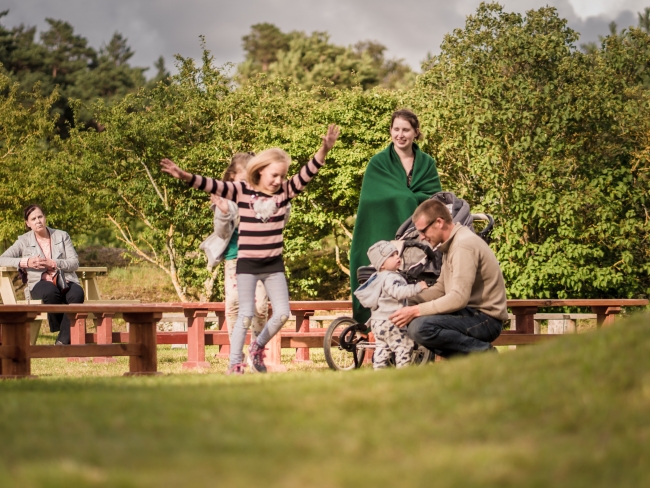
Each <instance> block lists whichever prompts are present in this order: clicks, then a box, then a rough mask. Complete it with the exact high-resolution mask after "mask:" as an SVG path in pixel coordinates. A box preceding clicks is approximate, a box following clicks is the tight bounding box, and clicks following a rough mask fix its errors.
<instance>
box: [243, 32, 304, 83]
mask: <svg viewBox="0 0 650 488" xmlns="http://www.w3.org/2000/svg"><path fill="white" fill-rule="evenodd" d="M291 38H292V34H284V33H283V32H282V31H281V30H280V29H278V28H277V27H276V26H275V25H273V24H269V23H267V22H264V23H262V24H255V25H253V26H251V32H250V34H247V35H245V36H244V37H242V44H243V47H244V51H245V52H246V61H247V62H248V63H250V64H249V68H248V69H250V70H253V71H257V72H259V71H261V72H262V73H266V72H267V71H268V70H269V66H270V65H271V63H274V62H275V61H277V59H278V58H277V53H278V51H287V50H288V49H289V41H290V40H291Z"/></svg>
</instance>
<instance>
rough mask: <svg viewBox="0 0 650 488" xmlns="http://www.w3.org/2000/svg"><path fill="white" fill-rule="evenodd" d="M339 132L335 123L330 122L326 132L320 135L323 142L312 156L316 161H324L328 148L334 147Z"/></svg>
mask: <svg viewBox="0 0 650 488" xmlns="http://www.w3.org/2000/svg"><path fill="white" fill-rule="evenodd" d="M340 133H341V130H340V129H339V128H338V126H337V125H336V124H330V125H329V126H328V127H327V134H325V135H324V136H322V139H323V144H322V145H321V147H320V149H319V150H318V152H317V153H316V155H315V156H314V158H316V161H318V162H319V163H324V162H325V158H326V157H327V153H328V152H330V149H332V148H333V147H334V144H336V140H337V139H338V137H339V134H340Z"/></svg>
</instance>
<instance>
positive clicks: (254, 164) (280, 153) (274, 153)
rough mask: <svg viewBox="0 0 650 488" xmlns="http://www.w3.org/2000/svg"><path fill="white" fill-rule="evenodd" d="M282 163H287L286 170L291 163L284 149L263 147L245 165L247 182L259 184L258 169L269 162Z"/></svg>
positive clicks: (264, 166) (261, 168) (260, 169)
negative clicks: (263, 148)
mask: <svg viewBox="0 0 650 488" xmlns="http://www.w3.org/2000/svg"><path fill="white" fill-rule="evenodd" d="M273 163H284V164H286V165H287V170H288V169H289V165H290V164H291V156H289V155H288V154H287V152H286V151H284V150H282V149H280V148H279V147H272V148H270V149H265V150H264V151H262V152H261V153H259V154H258V155H257V156H255V157H254V158H253V159H251V160H250V161H249V162H248V166H246V173H247V180H248V183H249V184H251V185H254V186H257V185H259V184H260V171H262V170H263V169H264V168H266V167H267V166H268V165H269V164H273Z"/></svg>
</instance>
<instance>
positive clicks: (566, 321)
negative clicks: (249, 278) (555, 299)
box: [548, 315, 576, 334]
mask: <svg viewBox="0 0 650 488" xmlns="http://www.w3.org/2000/svg"><path fill="white" fill-rule="evenodd" d="M575 332H576V321H575V320H571V315H564V317H563V318H562V319H549V321H548V333H549V334H575Z"/></svg>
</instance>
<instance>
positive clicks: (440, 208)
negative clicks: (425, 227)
mask: <svg viewBox="0 0 650 488" xmlns="http://www.w3.org/2000/svg"><path fill="white" fill-rule="evenodd" d="M422 216H424V217H426V218H427V220H428V221H429V223H431V222H435V221H436V220H438V219H442V220H443V221H444V222H445V223H447V224H451V223H452V222H453V220H452V218H451V214H450V213H449V209H448V208H447V205H445V204H444V203H442V202H441V201H438V200H425V201H424V202H422V203H421V204H420V206H419V207H418V208H416V209H415V212H413V222H415V221H416V220H418V219H419V218H420V217H422Z"/></svg>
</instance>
